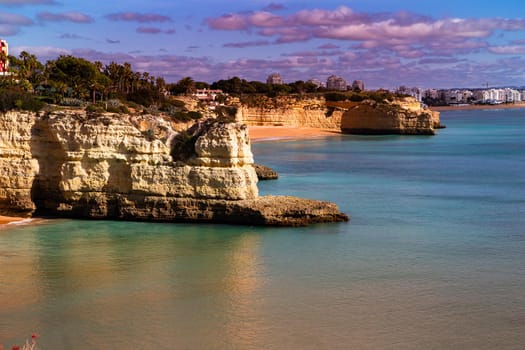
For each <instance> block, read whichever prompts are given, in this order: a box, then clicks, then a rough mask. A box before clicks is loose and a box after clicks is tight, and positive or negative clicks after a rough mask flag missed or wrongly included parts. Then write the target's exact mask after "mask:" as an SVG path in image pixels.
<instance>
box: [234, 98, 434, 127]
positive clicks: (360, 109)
mask: <svg viewBox="0 0 525 350" xmlns="http://www.w3.org/2000/svg"><path fill="white" fill-rule="evenodd" d="M236 120H237V121H239V122H242V123H245V124H247V125H249V126H285V127H308V128H319V129H332V130H335V131H341V132H343V133H348V134H419V135H421V134H424V135H433V134H434V133H435V130H436V129H438V128H441V127H443V126H442V125H441V123H440V118H439V112H436V111H431V110H430V109H428V108H426V107H424V106H422V105H421V103H420V102H418V101H417V100H416V99H415V98H413V97H397V98H391V99H390V100H389V99H376V100H374V99H366V98H364V99H363V100H362V101H327V100H326V99H325V98H324V97H322V96H319V97H305V98H301V97H293V96H281V97H277V98H269V97H264V96H261V97H258V98H257V99H254V100H252V101H250V102H249V103H240V104H239V105H238V111H237V115H236Z"/></svg>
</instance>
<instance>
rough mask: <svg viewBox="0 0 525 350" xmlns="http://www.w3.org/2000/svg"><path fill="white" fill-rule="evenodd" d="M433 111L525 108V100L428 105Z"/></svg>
mask: <svg viewBox="0 0 525 350" xmlns="http://www.w3.org/2000/svg"><path fill="white" fill-rule="evenodd" d="M428 108H429V109H430V110H431V111H437V112H444V111H462V110H464V111H468V110H483V109H515V108H525V102H521V103H507V104H504V103H503V104H500V105H466V106H431V107H428Z"/></svg>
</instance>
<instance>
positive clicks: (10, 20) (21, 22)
mask: <svg viewBox="0 0 525 350" xmlns="http://www.w3.org/2000/svg"><path fill="white" fill-rule="evenodd" d="M32 24H33V21H32V20H31V19H29V18H28V17H25V16H20V15H15V14H12V13H5V12H0V36H11V35H15V34H17V33H19V32H20V27H21V26H30V25H32Z"/></svg>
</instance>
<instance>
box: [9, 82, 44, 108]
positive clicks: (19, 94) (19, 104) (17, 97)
mask: <svg viewBox="0 0 525 350" xmlns="http://www.w3.org/2000/svg"><path fill="white" fill-rule="evenodd" d="M45 105H46V104H45V103H44V102H43V101H40V100H39V99H37V98H35V97H34V96H33V95H32V94H30V93H28V92H25V91H22V90H18V89H13V88H9V89H1V90H0V111H1V112H7V111H9V110H13V109H17V110H24V111H32V112H38V111H39V110H41V109H42V108H43V107H44V106H45Z"/></svg>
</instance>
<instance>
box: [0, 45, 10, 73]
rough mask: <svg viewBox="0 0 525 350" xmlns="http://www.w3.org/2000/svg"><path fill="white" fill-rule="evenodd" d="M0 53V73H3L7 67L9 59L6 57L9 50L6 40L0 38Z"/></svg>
mask: <svg viewBox="0 0 525 350" xmlns="http://www.w3.org/2000/svg"><path fill="white" fill-rule="evenodd" d="M0 53H2V55H1V56H0V75H5V74H6V73H7V70H8V68H9V59H8V58H7V57H8V56H9V50H8V47H7V41H5V40H0Z"/></svg>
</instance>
